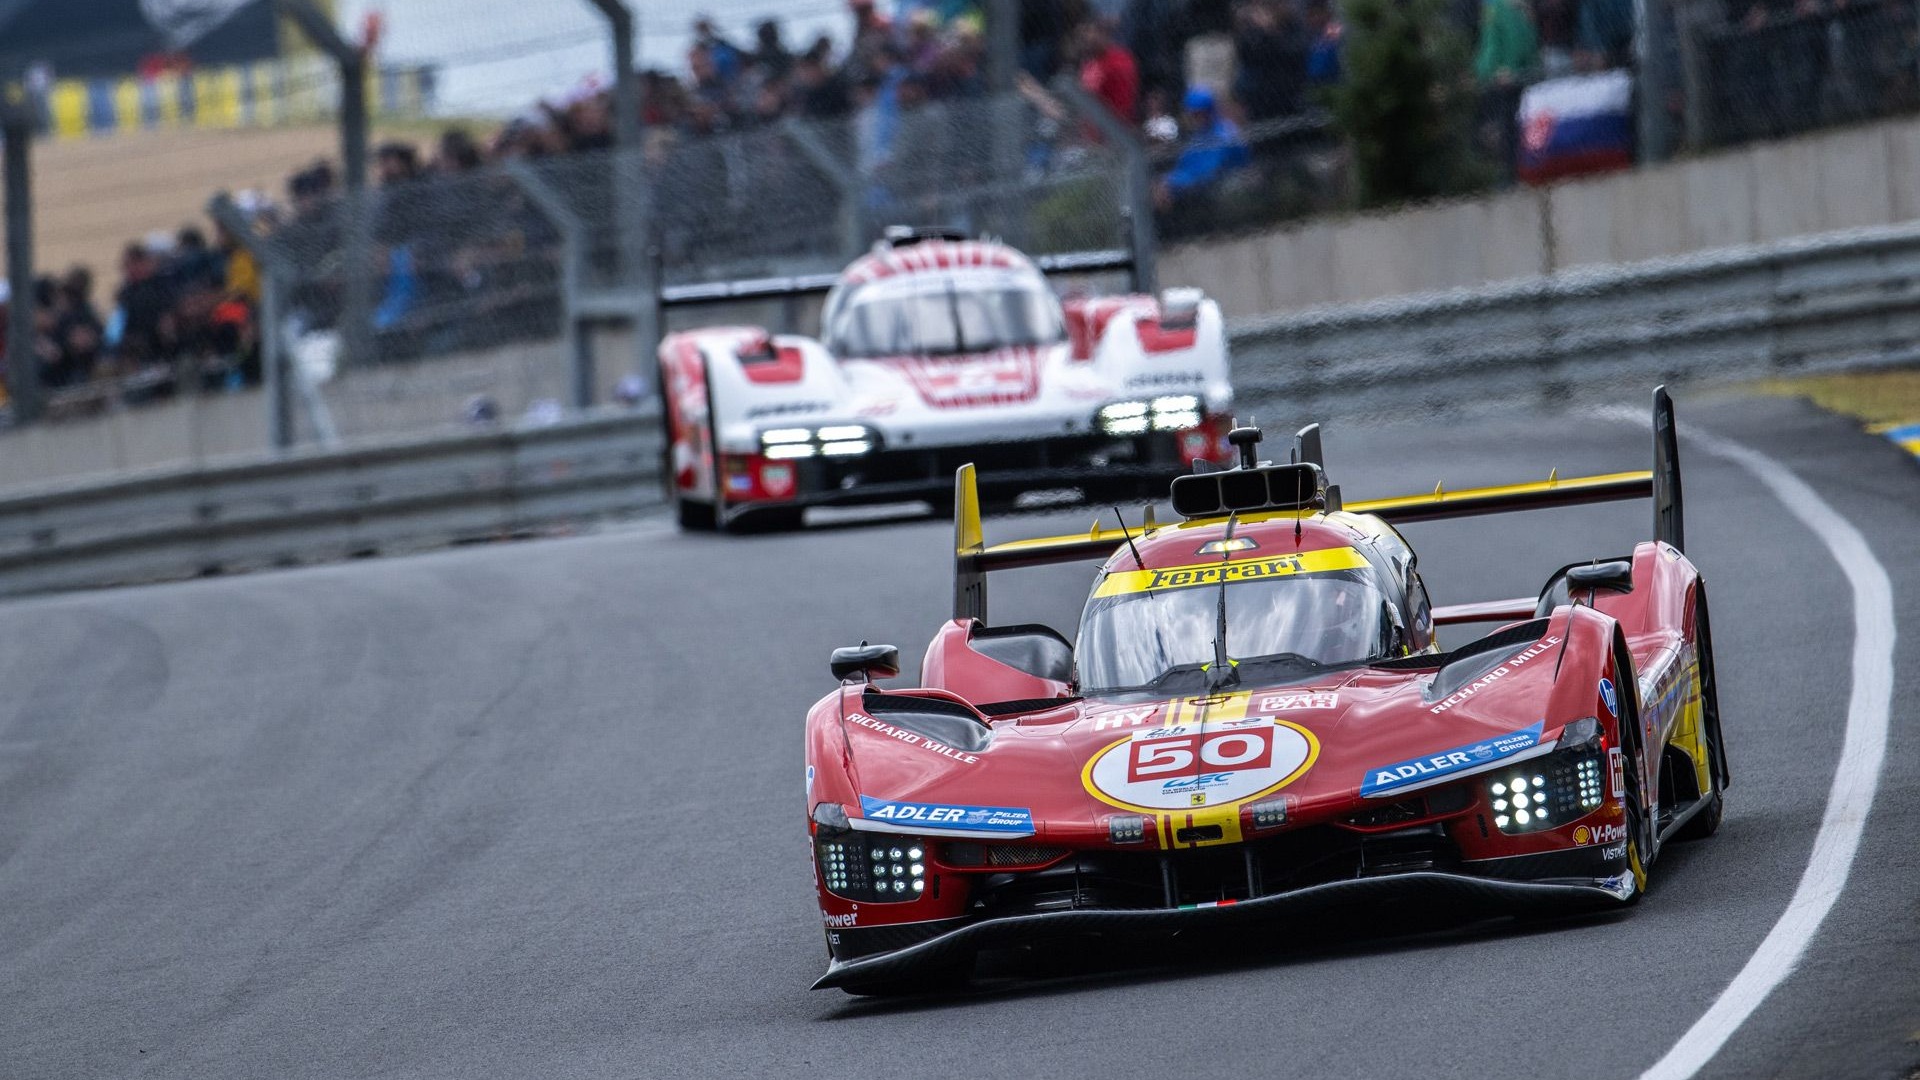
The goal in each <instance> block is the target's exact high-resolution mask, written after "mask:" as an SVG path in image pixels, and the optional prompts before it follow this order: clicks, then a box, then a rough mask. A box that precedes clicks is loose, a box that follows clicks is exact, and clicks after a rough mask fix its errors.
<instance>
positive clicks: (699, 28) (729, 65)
mask: <svg viewBox="0 0 1920 1080" xmlns="http://www.w3.org/2000/svg"><path fill="white" fill-rule="evenodd" d="M693 41H694V48H696V49H701V50H704V51H705V52H706V54H707V55H708V56H710V57H712V59H713V65H714V70H715V72H716V73H717V74H718V75H719V77H720V81H721V82H723V83H727V84H731V83H732V82H733V81H734V80H735V79H738V78H739V77H740V73H741V69H742V67H743V66H744V64H745V59H744V56H743V54H742V53H741V52H740V50H739V49H738V48H736V47H735V46H734V44H733V43H732V42H730V41H728V40H727V39H726V38H724V37H721V36H720V32H719V31H718V30H715V29H714V26H713V20H712V19H709V18H707V17H706V16H705V15H702V16H700V17H699V18H697V19H695V20H693Z"/></svg>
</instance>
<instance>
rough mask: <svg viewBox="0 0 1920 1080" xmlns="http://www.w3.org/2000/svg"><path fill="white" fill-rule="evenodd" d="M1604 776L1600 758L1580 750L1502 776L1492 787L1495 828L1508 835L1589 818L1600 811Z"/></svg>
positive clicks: (1490, 787)
mask: <svg viewBox="0 0 1920 1080" xmlns="http://www.w3.org/2000/svg"><path fill="white" fill-rule="evenodd" d="M1601 772H1602V769H1601V757H1600V755H1599V754H1598V753H1595V752H1593V751H1580V752H1577V753H1561V754H1554V755H1553V756H1552V757H1548V758H1545V759H1543V760H1541V761H1536V762H1528V763H1527V764H1526V765H1523V766H1520V767H1518V768H1516V769H1514V770H1513V771H1511V772H1507V773H1504V774H1502V773H1496V774H1494V776H1493V779H1492V782H1491V783H1490V784H1489V785H1488V786H1487V794H1488V795H1490V796H1492V798H1493V823H1494V824H1495V825H1496V826H1498V827H1499V829H1500V831H1501V832H1503V833H1528V832H1539V831H1540V830H1542V829H1551V828H1554V827H1556V826H1560V825H1565V824H1566V823H1567V822H1569V821H1574V820H1576V819H1579V818H1583V817H1586V816H1587V815H1588V814H1590V813H1592V812H1593V811H1595V810H1597V809H1599V808H1600V803H1601V796H1600V776H1601Z"/></svg>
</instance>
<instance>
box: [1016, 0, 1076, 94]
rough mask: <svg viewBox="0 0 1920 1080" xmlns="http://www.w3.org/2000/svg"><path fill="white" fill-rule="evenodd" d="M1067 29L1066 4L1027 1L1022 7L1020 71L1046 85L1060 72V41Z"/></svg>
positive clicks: (1051, 0)
mask: <svg viewBox="0 0 1920 1080" xmlns="http://www.w3.org/2000/svg"><path fill="white" fill-rule="evenodd" d="M1066 25H1067V13H1066V5H1065V4H1064V3H1062V0H1023V2H1022V3H1021V5H1020V67H1021V69H1022V70H1023V71H1025V72H1026V73H1027V74H1028V75H1030V76H1032V77H1033V78H1034V79H1035V80H1036V81H1038V82H1041V83H1045V82H1046V81H1047V80H1048V79H1051V78H1053V73H1054V72H1055V71H1057V70H1059V68H1060V38H1061V32H1062V29H1063V28H1064V27H1065V26H1066Z"/></svg>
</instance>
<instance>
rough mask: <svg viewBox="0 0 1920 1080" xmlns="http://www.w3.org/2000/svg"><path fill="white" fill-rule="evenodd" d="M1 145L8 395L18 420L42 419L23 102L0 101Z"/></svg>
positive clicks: (28, 133) (29, 144)
mask: <svg viewBox="0 0 1920 1080" xmlns="http://www.w3.org/2000/svg"><path fill="white" fill-rule="evenodd" d="M0 141H4V142H5V148H4V154H5V157H6V163H5V173H6V178H5V182H6V197H7V282H8V286H9V288H10V289H11V290H12V293H11V296H10V298H9V300H8V305H9V306H8V310H9V312H10V318H9V320H8V322H7V392H8V393H9V394H10V395H12V400H13V420H14V423H16V424H28V423H32V422H33V421H35V420H37V419H39V418H40V413H41V411H42V409H43V408H44V406H45V404H46V403H45V401H44V400H43V397H42V395H41V393H40V363H39V358H38V357H37V356H35V355H34V348H33V168H32V153H33V113H32V111H31V110H30V109H28V108H27V105H26V102H25V101H24V100H23V99H17V98H14V97H11V96H10V97H9V98H8V99H7V100H5V101H0Z"/></svg>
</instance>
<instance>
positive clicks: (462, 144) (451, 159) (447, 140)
mask: <svg viewBox="0 0 1920 1080" xmlns="http://www.w3.org/2000/svg"><path fill="white" fill-rule="evenodd" d="M484 161H485V159H484V158H483V157H482V155H481V153H480V145H479V144H478V143H476V142H474V141H473V136H472V135H469V134H467V132H466V131H465V130H463V129H461V128H448V129H447V130H445V131H443V132H441V133H440V150H439V152H438V153H437V154H435V155H434V159H433V167H434V169H435V171H437V172H441V173H445V174H448V175H458V174H460V173H466V172H472V171H473V170H475V169H478V168H479V167H480V166H481V165H482V164H484Z"/></svg>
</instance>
